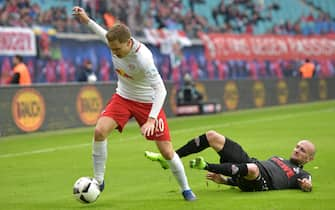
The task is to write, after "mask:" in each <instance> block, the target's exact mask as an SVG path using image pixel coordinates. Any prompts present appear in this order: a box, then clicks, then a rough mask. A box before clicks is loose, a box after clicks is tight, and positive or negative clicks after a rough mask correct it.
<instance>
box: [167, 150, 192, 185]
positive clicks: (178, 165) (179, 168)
mask: <svg viewBox="0 0 335 210" xmlns="http://www.w3.org/2000/svg"><path fill="white" fill-rule="evenodd" d="M167 162H168V163H169V165H170V168H171V171H172V174H173V175H174V177H175V178H176V180H177V182H178V184H179V186H180V188H181V189H182V191H184V190H189V189H190V186H189V185H188V181H187V178H186V174H185V170H184V165H183V163H182V162H181V160H180V158H179V156H178V154H177V153H174V155H173V158H172V159H171V160H167Z"/></svg>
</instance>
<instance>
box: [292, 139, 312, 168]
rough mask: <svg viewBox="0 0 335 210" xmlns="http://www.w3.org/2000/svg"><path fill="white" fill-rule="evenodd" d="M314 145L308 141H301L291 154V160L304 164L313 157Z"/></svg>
mask: <svg viewBox="0 0 335 210" xmlns="http://www.w3.org/2000/svg"><path fill="white" fill-rule="evenodd" d="M313 147H314V146H313V145H312V144H311V143H309V142H308V141H304V140H302V141H299V142H298V144H297V145H296V146H295V148H294V149H293V152H292V154H291V160H293V161H294V162H296V163H298V164H300V165H304V164H305V163H307V162H309V161H311V160H312V159H313V156H312V154H313V152H314V148H313Z"/></svg>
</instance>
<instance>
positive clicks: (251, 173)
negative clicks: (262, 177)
mask: <svg viewBox="0 0 335 210" xmlns="http://www.w3.org/2000/svg"><path fill="white" fill-rule="evenodd" d="M247 167H248V175H247V178H248V179H250V180H254V179H256V178H257V177H258V175H259V168H258V166H257V165H256V164H254V163H248V164H247Z"/></svg>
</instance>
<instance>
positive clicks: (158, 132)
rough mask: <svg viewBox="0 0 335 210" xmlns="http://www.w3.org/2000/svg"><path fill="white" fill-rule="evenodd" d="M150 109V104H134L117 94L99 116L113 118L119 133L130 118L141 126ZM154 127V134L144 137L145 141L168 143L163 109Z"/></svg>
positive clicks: (168, 134)
mask: <svg viewBox="0 0 335 210" xmlns="http://www.w3.org/2000/svg"><path fill="white" fill-rule="evenodd" d="M151 107H152V103H141V102H136V101H132V100H129V99H125V98H122V97H121V96H120V95H118V94H114V95H113V96H112V98H111V100H110V101H109V102H108V104H107V106H106V107H105V109H104V110H103V111H102V113H101V115H100V116H106V117H111V118H113V120H115V121H116V123H117V124H118V127H117V129H118V130H119V132H122V130H123V128H124V126H125V125H126V124H127V122H128V121H129V119H130V118H132V117H134V118H135V119H136V121H137V123H138V124H139V125H140V126H142V125H143V124H144V123H145V122H146V121H147V119H148V116H149V113H150V111H151ZM155 126H156V129H155V133H154V134H153V135H151V136H146V139H148V140H157V141H170V131H169V127H168V124H167V120H166V116H165V112H164V110H163V109H161V111H160V112H159V114H158V116H157V121H156V125H155Z"/></svg>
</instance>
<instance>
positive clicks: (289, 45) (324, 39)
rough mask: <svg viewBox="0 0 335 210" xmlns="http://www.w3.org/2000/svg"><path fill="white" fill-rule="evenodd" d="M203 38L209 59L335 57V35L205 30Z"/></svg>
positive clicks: (201, 34) (201, 36)
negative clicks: (207, 31)
mask: <svg viewBox="0 0 335 210" xmlns="http://www.w3.org/2000/svg"><path fill="white" fill-rule="evenodd" d="M199 35H200V38H201V40H202V42H203V45H204V46H205V55H206V58H207V59H218V60H227V59H243V60H250V59H270V60H271V59H305V58H312V59H334V58H335V35H334V34H332V35H323V36H308V37H307V36H290V35H258V36H253V35H232V34H218V33H211V34H204V33H200V34H199Z"/></svg>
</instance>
